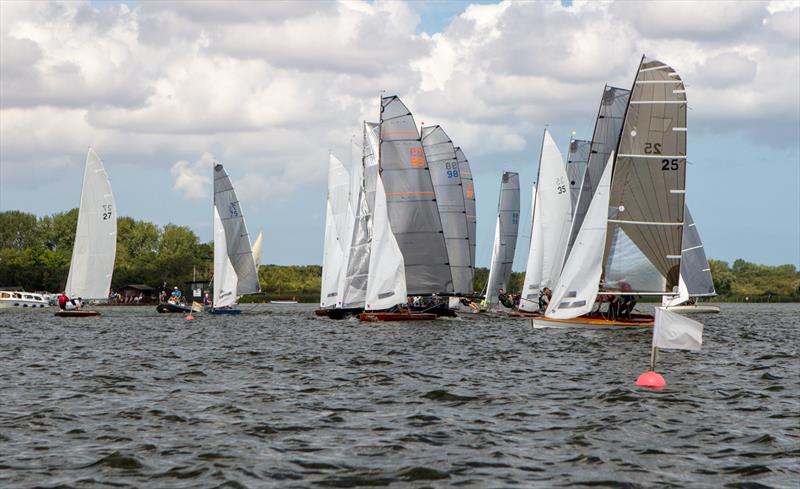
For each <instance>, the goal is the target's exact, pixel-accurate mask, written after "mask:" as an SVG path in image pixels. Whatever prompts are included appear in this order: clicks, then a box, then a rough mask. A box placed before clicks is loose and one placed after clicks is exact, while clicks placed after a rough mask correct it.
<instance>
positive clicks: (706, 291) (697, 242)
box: [664, 206, 720, 314]
mask: <svg viewBox="0 0 800 489" xmlns="http://www.w3.org/2000/svg"><path fill="white" fill-rule="evenodd" d="M682 243H683V244H682V250H681V276H680V280H679V281H678V297H675V298H672V299H667V300H665V301H664V306H665V307H666V309H668V310H670V311H673V312H681V313H694V314H704V313H705V314H708V313H718V312H719V311H720V309H719V307H718V306H714V305H711V304H703V303H697V302H696V301H697V298H700V297H713V296H715V295H717V293H716V291H715V290H714V280H713V279H712V277H711V267H710V266H709V264H708V259H707V258H706V252H705V249H704V248H703V241H702V240H701V239H700V232H699V231H698V230H697V225H696V224H695V222H694V219H692V214H691V213H690V212H689V206H686V214H685V215H684V221H683V239H682Z"/></svg>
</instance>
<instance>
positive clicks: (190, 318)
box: [186, 312, 194, 321]
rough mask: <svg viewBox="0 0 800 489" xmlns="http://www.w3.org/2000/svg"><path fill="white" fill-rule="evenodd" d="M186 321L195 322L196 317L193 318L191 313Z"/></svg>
mask: <svg viewBox="0 0 800 489" xmlns="http://www.w3.org/2000/svg"><path fill="white" fill-rule="evenodd" d="M186 320H187V321H193V320H194V316H192V313H191V312H190V313H189V315H188V316H186Z"/></svg>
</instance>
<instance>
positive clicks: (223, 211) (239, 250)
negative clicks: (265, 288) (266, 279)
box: [214, 164, 261, 307]
mask: <svg viewBox="0 0 800 489" xmlns="http://www.w3.org/2000/svg"><path fill="white" fill-rule="evenodd" d="M214 208H215V209H216V211H217V214H218V217H219V219H220V221H221V226H222V228H223V229H224V233H225V252H226V254H227V256H228V259H230V262H231V265H232V266H233V269H234V270H236V277H237V285H236V295H237V296H242V295H246V294H254V293H257V292H259V291H260V290H261V287H260V285H259V283H258V273H257V272H256V265H255V261H254V260H253V250H252V249H251V248H250V236H249V235H248V233H247V224H245V221H244V214H243V213H242V208H241V206H240V204H239V199H238V198H237V197H236V192H235V191H234V189H233V184H232V183H231V180H230V178H229V177H228V174H227V173H226V172H225V169H224V168H223V166H222V165H219V164H217V165H215V166H214ZM215 239H216V233H215ZM214 254H215V255H216V254H217V250H216V249H215V250H214ZM215 275H216V274H215ZM215 306H216V307H220V306H219V305H217V304H216V303H215Z"/></svg>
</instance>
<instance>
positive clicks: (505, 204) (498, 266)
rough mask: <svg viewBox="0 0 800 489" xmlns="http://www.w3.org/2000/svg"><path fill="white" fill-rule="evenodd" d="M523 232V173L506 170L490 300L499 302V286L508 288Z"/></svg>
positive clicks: (490, 273) (501, 189)
mask: <svg viewBox="0 0 800 489" xmlns="http://www.w3.org/2000/svg"><path fill="white" fill-rule="evenodd" d="M518 234H519V174H517V173H515V172H504V173H503V179H502V182H501V185H500V199H499V202H498V204H497V224H496V225H495V236H494V248H493V250H492V264H491V267H490V268H489V279H488V280H487V282H486V303H487V304H497V302H498V297H497V293H498V290H499V289H504V290H507V289H508V280H509V278H510V277H511V267H512V265H513V264H514V252H515V251H516V249H517V235H518Z"/></svg>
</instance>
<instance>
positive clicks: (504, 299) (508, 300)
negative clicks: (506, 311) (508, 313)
mask: <svg viewBox="0 0 800 489" xmlns="http://www.w3.org/2000/svg"><path fill="white" fill-rule="evenodd" d="M497 299H498V300H499V301H500V303H501V304H503V305H504V306H505V307H508V308H511V307H514V296H513V295H512V294H511V293H510V292H506V291H504V290H503V289H498V290H497Z"/></svg>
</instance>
